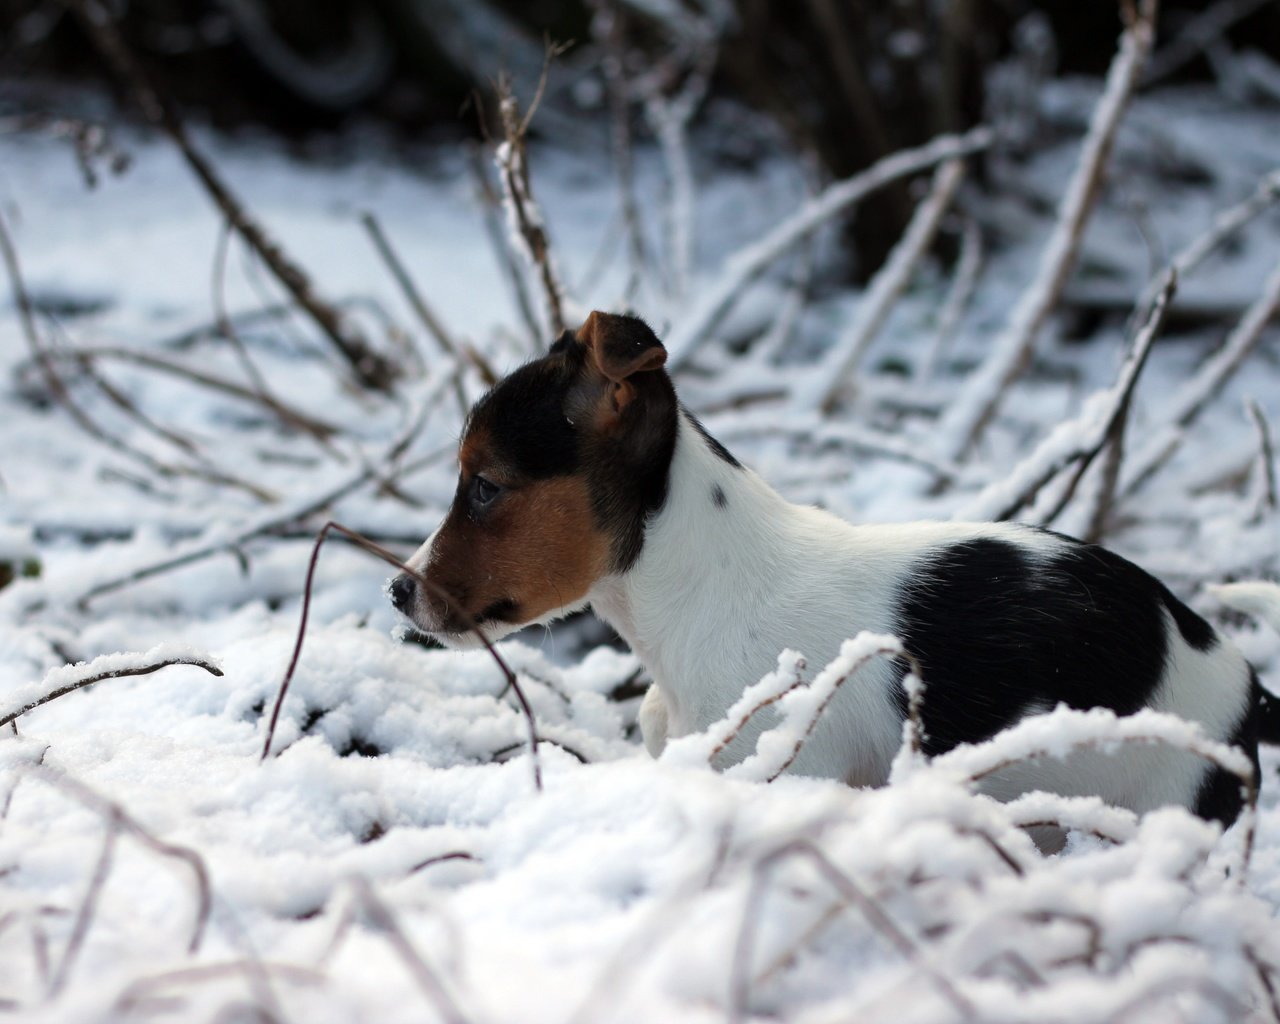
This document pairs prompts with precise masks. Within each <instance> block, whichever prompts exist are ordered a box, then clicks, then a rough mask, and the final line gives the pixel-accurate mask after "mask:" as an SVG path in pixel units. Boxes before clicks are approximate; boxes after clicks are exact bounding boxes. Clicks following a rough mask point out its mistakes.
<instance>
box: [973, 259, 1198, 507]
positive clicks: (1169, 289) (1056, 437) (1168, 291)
mask: <svg viewBox="0 0 1280 1024" xmlns="http://www.w3.org/2000/svg"><path fill="white" fill-rule="evenodd" d="M1176 289H1177V276H1176V275H1175V274H1174V273H1173V272H1172V271H1169V272H1167V273H1166V274H1165V279H1164V285H1163V287H1162V288H1161V290H1160V293H1159V295H1158V296H1157V298H1156V303H1155V305H1154V306H1153V307H1152V310H1151V314H1150V316H1149V317H1148V319H1147V322H1146V323H1145V324H1144V325H1143V327H1142V330H1141V331H1139V332H1138V336H1137V337H1136V338H1135V339H1134V341H1133V345H1132V346H1131V348H1130V351H1129V354H1128V356H1127V357H1126V358H1125V361H1124V364H1123V365H1122V366H1121V368H1120V373H1119V376H1118V377H1117V379H1116V382H1115V383H1114V384H1112V385H1111V386H1110V387H1108V388H1104V389H1102V390H1101V391H1097V392H1095V393H1094V394H1093V395H1091V396H1090V397H1089V398H1088V399H1086V400H1085V402H1084V405H1083V407H1082V408H1081V410H1080V414H1079V415H1078V416H1077V417H1076V418H1075V419H1073V420H1068V421H1067V422H1066V423H1061V424H1059V425H1058V426H1057V427H1055V428H1054V429H1053V430H1052V431H1050V433H1049V435H1048V436H1047V437H1045V438H1044V440H1042V441H1041V442H1040V443H1039V444H1038V445H1037V446H1036V448H1035V451H1033V452H1032V453H1031V454H1030V455H1028V456H1027V457H1026V458H1025V459H1023V460H1022V462H1021V463H1019V464H1018V465H1017V466H1016V467H1015V468H1014V470H1013V472H1012V473H1010V474H1009V475H1008V476H1007V477H1006V478H1005V479H1003V480H998V481H996V482H994V483H991V484H988V485H987V486H986V487H985V488H983V490H982V491H981V493H979V494H978V495H977V497H975V498H973V499H972V500H970V501H969V502H967V503H966V504H964V505H962V506H961V507H960V509H959V510H958V511H957V513H956V518H957V519H973V520H988V519H995V520H1001V519H1011V518H1012V517H1013V516H1015V515H1017V514H1018V512H1020V511H1021V510H1022V509H1023V508H1025V507H1026V506H1027V505H1028V504H1030V503H1031V502H1032V501H1033V500H1034V499H1035V496H1036V495H1037V494H1038V493H1039V492H1040V490H1041V488H1043V487H1044V486H1045V485H1046V484H1048V483H1049V482H1050V481H1051V480H1053V479H1054V478H1055V477H1056V476H1058V475H1059V474H1060V473H1062V472H1063V471H1064V470H1065V469H1067V468H1068V467H1070V466H1072V465H1073V464H1074V465H1075V466H1076V472H1075V474H1074V479H1075V481H1076V482H1078V481H1079V479H1080V477H1081V476H1083V474H1084V472H1085V470H1087V469H1088V468H1089V465H1090V463H1092V462H1093V460H1094V459H1095V458H1096V457H1097V455H1098V453H1099V452H1101V451H1102V449H1103V447H1104V446H1105V445H1106V443H1107V441H1108V439H1109V438H1111V437H1112V436H1113V434H1114V432H1115V431H1116V429H1117V425H1118V424H1119V423H1120V422H1121V421H1122V420H1123V418H1124V416H1125V415H1126V414H1127V412H1128V408H1129V402H1130V399H1131V398H1132V396H1133V389H1134V387H1135V386H1136V384H1137V383H1138V377H1139V375H1140V374H1141V373H1142V368H1143V366H1145V365H1146V361H1147V356H1148V354H1149V353H1150V351H1151V343H1152V342H1153V341H1154V340H1155V338H1156V335H1158V334H1159V333H1160V328H1161V326H1162V325H1163V323H1164V320H1165V316H1166V314H1167V313H1168V310H1169V303H1170V301H1171V300H1172V298H1173V294H1174V292H1175V291H1176Z"/></svg>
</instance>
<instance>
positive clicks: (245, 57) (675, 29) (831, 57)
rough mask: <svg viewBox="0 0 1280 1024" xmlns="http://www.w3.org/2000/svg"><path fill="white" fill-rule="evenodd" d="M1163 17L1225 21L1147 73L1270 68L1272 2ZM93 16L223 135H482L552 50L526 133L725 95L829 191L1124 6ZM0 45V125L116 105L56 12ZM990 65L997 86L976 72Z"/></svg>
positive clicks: (1068, 50)
mask: <svg viewBox="0 0 1280 1024" xmlns="http://www.w3.org/2000/svg"><path fill="white" fill-rule="evenodd" d="M1161 6H1162V10H1161V18H1160V42H1161V43H1164V42H1166V41H1167V40H1170V39H1177V38H1178V37H1179V34H1180V33H1181V34H1183V35H1185V34H1186V33H1187V29H1188V28H1189V27H1192V28H1194V25H1193V23H1194V22H1195V21H1196V19H1204V18H1205V16H1206V13H1207V12H1209V11H1210V8H1212V9H1213V10H1214V11H1215V12H1216V14H1217V16H1218V17H1225V18H1229V19H1230V20H1231V21H1232V24H1231V27H1230V28H1229V29H1228V30H1226V31H1225V32H1218V33H1215V40H1216V41H1215V43H1214V47H1205V48H1191V49H1189V50H1188V52H1186V53H1183V54H1181V56H1180V55H1179V53H1178V52H1177V48H1176V47H1174V48H1171V50H1170V51H1169V55H1170V56H1171V57H1172V58H1174V59H1173V60H1166V62H1165V65H1164V66H1162V67H1159V68H1150V69H1148V72H1149V73H1148V78H1149V79H1152V78H1154V77H1157V76H1158V77H1159V78H1161V79H1164V80H1172V81H1175V82H1176V81H1196V80H1204V79H1209V78H1213V77H1215V76H1216V77H1219V78H1221V77H1222V74H1223V69H1222V67H1221V65H1222V62H1223V52H1222V51H1223V49H1224V48H1226V49H1227V50H1228V51H1239V50H1248V51H1250V52H1252V53H1253V54H1257V55H1260V56H1261V58H1262V59H1264V60H1265V61H1267V62H1271V61H1280V3H1277V2H1275V0H1228V2H1225V3H1224V2H1221V0H1219V2H1218V3H1216V4H1206V2H1205V0H1164V2H1163V3H1162V5H1161ZM105 9H106V10H108V11H110V12H111V14H112V15H113V16H114V18H115V19H116V20H117V22H118V25H119V27H120V29H121V31H122V32H123V34H124V36H125V38H126V40H127V41H128V42H129V43H130V44H131V46H132V47H133V49H134V51H135V53H137V54H139V55H140V56H141V58H142V59H143V62H144V64H145V67H146V70H147V72H148V73H149V74H150V75H151V76H152V78H153V79H154V80H155V81H156V82H157V83H158V84H159V85H160V87H161V88H162V90H163V91H164V92H165V93H167V94H168V95H169V96H171V97H173V98H175V99H176V100H177V101H178V102H179V104H180V105H181V106H182V107H183V108H184V109H185V110H187V111H188V112H194V113H198V114H199V115H200V116H201V117H203V118H204V119H205V120H207V121H208V122H210V123H212V124H213V125H215V126H217V127H219V128H223V129H227V130H233V129H236V128H240V127H243V126H246V125H255V126H261V127H264V128H266V129H268V130H270V131H272V132H275V133H280V134H283V135H286V136H288V137H293V138H296V137H312V136H314V135H316V134H317V133H327V132H333V131H335V130H339V129H342V128H344V127H346V126H348V125H350V124H351V123H352V122H353V121H360V122H368V121H376V122H380V123H383V124H385V125H389V126H392V127H393V128H394V129H395V130H396V131H398V132H402V133H405V134H406V135H408V136H410V137H412V138H424V137H426V138H435V139H449V138H464V137H468V136H471V137H475V136H479V135H483V134H486V133H489V132H492V131H493V126H492V118H493V116H494V113H495V111H494V104H493V102H492V94H493V87H494V83H495V80H496V77H497V76H498V74H499V73H505V74H509V75H510V76H511V78H512V80H513V81H514V83H515V87H516V91H517V92H518V93H522V94H524V95H525V96H528V95H530V94H531V93H532V91H533V89H534V86H535V83H536V82H537V80H538V77H539V75H540V73H541V69H542V66H543V60H544V55H545V52H546V48H547V45H548V43H549V42H550V41H554V42H556V43H559V44H564V45H565V49H564V51H563V52H562V53H560V54H559V56H558V57H557V58H556V61H555V65H554V68H553V70H552V74H551V77H550V81H549V83H548V89H547V92H546V96H545V97H544V100H543V103H542V107H541V109H540V112H539V116H538V118H536V119H535V120H534V122H533V124H532V134H533V135H534V137H535V138H536V136H537V135H538V134H539V133H540V132H543V133H554V134H556V135H557V137H558V138H560V139H562V140H563V141H566V142H568V143H570V144H572V142H573V140H574V139H575V138H576V139H578V140H579V141H582V142H586V143H589V144H590V143H596V144H599V142H600V141H601V139H603V140H605V143H604V144H605V145H609V142H608V140H609V135H608V134H604V135H602V134H601V131H600V128H601V127H602V126H607V125H608V124H609V122H610V120H611V119H612V121H613V122H615V124H616V122H617V121H618V120H619V119H622V120H624V121H627V122H635V123H636V125H637V126H642V125H643V123H644V121H645V115H646V111H648V113H649V114H650V119H651V120H652V114H653V106H654V104H655V103H657V104H664V103H665V104H676V103H678V102H680V100H681V99H682V97H683V96H684V94H685V93H688V92H691V91H696V92H697V97H696V101H695V102H694V103H693V104H692V106H693V107H696V108H699V109H702V110H705V109H707V106H708V105H705V104H703V103H702V100H703V99H704V96H705V98H706V99H709V100H710V101H712V102H711V104H710V105H709V106H710V107H712V108H715V106H716V104H715V101H717V100H725V101H730V102H731V104H732V106H733V107H734V109H737V110H742V109H748V110H754V111H757V112H759V113H760V114H761V115H764V116H765V117H767V118H768V119H769V120H771V121H772V122H773V123H774V124H775V125H776V126H777V127H778V128H779V129H781V131H782V132H783V133H784V135H783V136H782V137H784V138H786V139H788V140H790V142H791V143H792V144H794V145H795V146H796V147H797V148H798V149H799V150H800V151H801V152H805V153H808V154H811V155H812V157H813V160H814V164H815V166H816V167H817V168H818V169H819V173H820V174H821V175H822V176H824V177H829V178H836V177H842V176H845V175H848V174H851V173H853V172H856V171H858V170H860V169H861V168H864V167H866V166H868V165H870V164H871V163H873V162H874V161H875V160H877V159H878V158H880V157H882V156H884V155H885V154H887V153H889V152H892V151H894V150H896V149H900V148H902V147H904V146H909V145H913V144H918V143H921V142H924V141H926V140H927V139H929V138H931V137H933V136H934V135H936V134H938V133H939V132H944V131H955V130H958V129H961V128H964V127H967V126H969V125H972V124H974V123H976V122H978V121H979V120H982V119H983V118H984V117H986V118H991V117H992V116H993V107H995V108H999V107H1001V106H1006V107H1007V106H1008V105H1010V104H1015V105H1016V104H1017V103H1018V102H1019V96H1024V97H1025V96H1029V95H1031V94H1032V93H1033V91H1034V87H1035V85H1036V83H1037V81H1042V80H1043V79H1044V78H1046V77H1049V76H1055V75H1060V74H1087V75H1098V74H1102V73H1104V72H1105V70H1106V68H1107V65H1108V63H1109V62H1110V60H1111V58H1112V56H1113V54H1114V52H1115V42H1116V38H1117V36H1118V34H1119V32H1120V30H1121V20H1122V17H1123V12H1124V9H1125V7H1124V3H1123V2H1121V3H1111V2H1100V0H1088V2H1078V0H1058V2H1040V3H1033V2H1030V0H787V2H780V0H520V2H517V0H370V2H364V3H361V2H351V0H109V2H108V3H107V4H106V6H105ZM1192 34H1193V35H1194V32H1193V33H1192ZM0 39H3V41H4V42H3V45H2V46H0V86H3V84H4V83H8V84H9V85H10V86H13V85H14V84H15V83H22V86H21V88H20V89H19V90H18V91H17V92H14V91H13V90H12V89H11V88H5V89H3V91H2V92H0V113H4V114H8V115H13V114H15V113H17V114H29V113H31V111H32V108H33V106H34V107H38V106H40V100H39V97H38V94H37V93H36V92H35V91H34V89H33V86H32V83H36V82H45V83H87V82H92V83H94V84H100V85H105V86H108V87H110V88H112V89H115V90H116V95H117V96H118V97H121V99H122V100H123V92H122V91H121V90H120V89H119V83H117V82H112V81H111V80H110V78H109V75H108V72H107V70H106V69H105V67H104V66H103V64H102V61H101V60H100V59H99V57H98V55H97V54H96V53H95V51H94V49H93V47H92V46H91V45H90V43H89V41H88V40H87V39H86V38H85V36H84V34H83V32H82V31H81V29H80V27H79V26H78V25H77V23H76V20H75V18H73V17H71V16H70V14H69V13H68V11H67V9H66V7H65V6H64V5H63V4H62V3H61V2H59V0H5V2H4V3H2V4H0ZM1215 47H1216V50H1215ZM1159 49H1160V46H1159V45H1158V46H1157V50H1159ZM1268 66H1270V67H1271V68H1275V67H1276V66H1277V65H1276V64H1273V63H1272V64H1269V65H1268ZM999 69H1003V71H1004V73H1003V75H1001V74H993V71H997V70H999ZM1002 83H1003V87H1001V86H1002ZM1246 85H1247V83H1246ZM1271 98H1272V100H1273V101H1275V99H1276V97H1275V96H1273V97H1271ZM122 105H123V106H125V107H126V108H127V107H128V103H127V102H122ZM15 106H16V107H19V108H20V109H18V110H16V111H15V109H14V108H15ZM726 106H728V105H727V104H721V105H720V107H721V109H724V108H725V107H726ZM44 112H45V113H58V112H59V111H44ZM996 113H997V114H998V113H999V111H998V110H996ZM729 123H730V124H732V119H730V121H729ZM739 123H741V122H740V121H739ZM729 134H730V135H731V134H732V131H730V133H729ZM743 135H744V138H743V139H741V140H739V144H737V145H735V144H734V142H733V140H732V139H729V140H726V141H725V144H723V145H721V146H720V151H721V155H723V156H725V157H727V158H731V159H740V160H747V161H749V160H751V159H752V158H753V156H754V155H759V154H758V152H755V153H753V150H752V146H753V145H754V146H755V147H756V150H757V151H758V149H759V146H760V145H761V142H760V136H758V135H756V136H754V137H752V133H750V132H745V133H743ZM614 145H615V146H616V145H617V131H616V127H615V130H614ZM911 207H912V204H911V201H910V196H909V195H908V192H907V187H906V185H905V184H904V185H901V186H899V187H898V188H897V189H896V190H895V189H890V190H888V191H886V193H885V194H884V196H883V200H882V201H881V202H878V203H876V204H872V205H871V206H870V207H868V209H867V210H866V211H865V213H864V214H863V215H862V216H860V217H859V218H858V219H857V221H856V222H855V223H853V224H852V225H851V227H850V242H851V243H852V246H851V247H852V250H853V252H854V253H855V254H856V259H855V260H854V261H853V263H852V265H853V266H854V267H855V268H856V274H857V276H858V277H865V276H866V275H868V274H869V273H871V272H872V271H874V270H875V268H876V267H877V266H879V264H880V263H881V262H882V260H883V258H884V256H885V254H886V253H887V251H888V249H889V247H890V246H892V244H893V243H894V242H895V241H896V240H897V239H898V238H899V237H900V235H901V233H902V229H903V227H904V225H905V224H906V221H907V218H908V217H909V215H910V211H911Z"/></svg>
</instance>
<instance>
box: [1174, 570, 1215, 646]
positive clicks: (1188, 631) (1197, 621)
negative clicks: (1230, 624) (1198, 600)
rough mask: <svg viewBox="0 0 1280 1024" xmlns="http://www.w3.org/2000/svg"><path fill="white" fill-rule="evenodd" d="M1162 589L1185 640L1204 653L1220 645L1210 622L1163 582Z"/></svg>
mask: <svg viewBox="0 0 1280 1024" xmlns="http://www.w3.org/2000/svg"><path fill="white" fill-rule="evenodd" d="M1160 591H1161V597H1163V598H1164V606H1165V607H1166V608H1168V609H1169V614H1170V615H1172V616H1173V621H1174V622H1175V623H1176V624H1177V626H1178V632H1179V633H1181V634H1182V639H1183V640H1185V641H1186V642H1187V643H1188V644H1189V645H1190V646H1192V647H1194V648H1195V649H1196V650H1197V651H1200V652H1201V653H1202V654H1203V653H1207V652H1209V651H1211V650H1213V649H1214V648H1215V647H1217V646H1218V634H1217V632H1216V631H1215V630H1214V628H1213V627H1212V626H1211V625H1209V623H1207V622H1206V621H1205V620H1204V619H1203V618H1201V617H1200V616H1199V615H1197V614H1196V613H1195V612H1193V611H1192V610H1191V609H1190V608H1188V607H1187V606H1186V605H1185V604H1183V603H1182V602H1181V601H1179V600H1178V599H1177V598H1176V597H1174V596H1173V594H1172V593H1170V591H1169V588H1168V587H1166V586H1165V585H1164V584H1163V583H1162V584H1160Z"/></svg>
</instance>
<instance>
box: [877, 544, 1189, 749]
mask: <svg viewBox="0 0 1280 1024" xmlns="http://www.w3.org/2000/svg"><path fill="white" fill-rule="evenodd" d="M1163 589H1164V588H1163V587H1162V585H1161V584H1160V583H1158V582H1157V581H1156V580H1155V579H1153V578H1152V577H1151V576H1149V575H1148V574H1147V573H1145V572H1143V571H1142V570H1141V569H1139V568H1138V567H1137V566H1135V565H1133V564H1132V563H1130V562H1127V561H1125V560H1124V559H1123V558H1121V557H1120V556H1118V555H1115V554H1113V553H1111V552H1109V551H1107V550H1105V549H1103V548H1099V547H1095V546H1093V545H1087V544H1078V543H1075V544H1073V545H1072V546H1069V547H1067V548H1065V549H1063V550H1062V551H1060V552H1028V551H1024V550H1023V549H1022V548H1020V547H1019V546H1017V545H1015V544H1012V543H1009V542H1007V541H1003V540H997V539H991V538H978V539H974V540H967V541H963V542H961V543H958V544H954V545H950V546H948V547H946V548H943V549H941V550H939V551H937V552H935V553H934V554H932V555H930V556H928V557H927V558H925V559H923V560H922V561H921V563H920V564H919V566H918V567H917V568H916V570H915V573H914V574H913V577H912V579H911V580H910V582H909V583H907V584H906V586H905V587H904V588H903V590H902V592H901V594H900V595H899V600H898V622H897V631H898V634H899V636H901V637H902V640H903V643H904V644H905V646H906V649H907V650H908V651H909V652H911V653H912V654H913V655H915V657H916V658H917V659H919V661H920V664H921V669H922V671H923V673H924V681H925V686H926V690H925V700H924V712H923V714H924V727H925V732H926V740H925V752H926V753H927V754H929V755H935V754H940V753H943V752H944V751H947V750H950V749H951V748H952V747H954V746H955V745H956V744H958V743H972V742H977V741H980V740H985V739H988V738H989V737H991V736H993V735H995V734H996V733H997V732H999V731H1000V730H1001V729H1003V728H1005V727H1007V726H1009V725H1011V724H1013V723H1014V722H1016V721H1018V720H1019V719H1020V718H1022V717H1023V716H1024V715H1025V714H1026V713H1027V712H1028V711H1029V710H1032V709H1035V708H1037V707H1046V708H1052V707H1053V706H1054V705H1056V704H1058V703H1059V702H1062V703H1065V704H1067V705H1068V706H1070V707H1073V708H1080V709H1085V708H1091V707H1106V708H1111V709H1112V710H1113V711H1115V712H1117V713H1118V714H1122V715H1126V714H1131V713H1133V712H1134V711H1137V710H1138V709H1139V708H1141V707H1142V706H1143V705H1144V704H1145V703H1146V702H1147V700H1148V698H1149V697H1150V696H1151V694H1152V692H1153V690H1154V689H1155V687H1156V685H1157V684H1158V683H1159V681H1160V677H1161V675H1162V673H1163V671H1164V664H1165V655H1166V638H1165V624H1164V619H1163V616H1162V614H1161V605H1162V604H1163V600H1164V598H1163ZM897 699H898V703H899V706H900V709H901V711H902V713H903V715H904V716H905V714H906V701H905V697H904V696H903V694H902V693H901V691H900V690H899V691H898V697H897Z"/></svg>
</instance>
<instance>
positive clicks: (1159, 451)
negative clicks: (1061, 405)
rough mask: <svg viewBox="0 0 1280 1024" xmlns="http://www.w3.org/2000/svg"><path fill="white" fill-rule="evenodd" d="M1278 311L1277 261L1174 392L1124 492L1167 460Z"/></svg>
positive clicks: (1137, 485)
mask: <svg viewBox="0 0 1280 1024" xmlns="http://www.w3.org/2000/svg"><path fill="white" fill-rule="evenodd" d="M1278 313H1280V263H1277V264H1276V266H1275V267H1274V268H1273V269H1272V271H1271V274H1270V276H1268V278H1267V280H1266V283H1265V284H1264V285H1263V289H1262V294H1261V295H1260V296H1258V298H1257V299H1256V300H1255V301H1254V303H1253V304H1252V305H1251V306H1250V307H1249V308H1248V309H1247V310H1245V313H1244V316H1242V317H1241V318H1240V322H1239V323H1238V324H1236V326H1235V328H1234V329H1233V330H1232V331H1231V333H1230V334H1229V335H1227V340H1226V341H1225V342H1223V344H1222V348H1220V349H1219V350H1218V351H1217V352H1216V353H1215V354H1214V355H1213V356H1211V357H1210V358H1209V359H1207V360H1206V361H1205V362H1204V365H1202V366H1201V367H1200V369H1199V370H1197V371H1196V374H1195V376H1194V377H1192V378H1191V380H1189V381H1187V382H1186V383H1185V384H1184V385H1183V386H1182V388H1181V389H1180V390H1179V391H1178V393H1177V394H1176V395H1174V397H1173V399H1172V400H1171V401H1170V403H1169V410H1168V411H1167V412H1166V413H1165V416H1164V426H1163V428H1157V430H1156V431H1155V432H1154V433H1153V435H1152V437H1151V439H1150V441H1149V442H1148V443H1147V444H1146V445H1145V446H1144V447H1143V448H1142V449H1141V450H1140V451H1139V452H1138V455H1137V457H1136V458H1135V459H1134V468H1133V470H1132V471H1131V473H1130V474H1129V477H1128V479H1127V480H1126V483H1125V488H1124V489H1125V491H1126V492H1128V493H1132V492H1133V491H1135V490H1137V489H1138V488H1140V487H1141V486H1142V485H1143V484H1144V483H1146V482H1147V480H1149V479H1150V478H1151V477H1152V476H1153V475H1154V474H1155V473H1156V472H1158V471H1159V470H1160V468H1161V467H1162V466H1163V465H1164V464H1165V463H1166V462H1168V460H1169V459H1170V458H1171V457H1172V456H1173V453H1174V452H1175V451H1176V450H1177V448H1178V445H1179V444H1180V443H1181V439H1182V436H1183V433H1184V431H1185V430H1186V429H1187V427H1189V426H1191V424H1192V423H1194V422H1195V421H1196V420H1197V419H1198V418H1199V417H1200V414H1201V413H1202V412H1204V410H1205V408H1206V406H1208V405H1209V404H1210V403H1211V402H1212V401H1213V400H1214V399H1215V398H1216V397H1217V396H1218V395H1219V393H1221V391H1222V389H1223V388H1224V387H1225V386H1226V384H1227V382H1228V381H1229V380H1230V379H1231V378H1232V377H1233V376H1234V375H1235V373H1236V371H1237V370H1239V369H1240V366H1241V364H1243V363H1244V361H1245V359H1247V358H1248V356H1249V354H1250V353H1251V352H1252V351H1253V350H1254V348H1255V347H1256V346H1257V344H1258V342H1259V341H1260V340H1261V339H1262V335H1263V332H1264V331H1265V329H1266V327H1267V325H1268V324H1270V323H1271V321H1272V320H1274V319H1275V318H1276V316H1277V314H1278Z"/></svg>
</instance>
